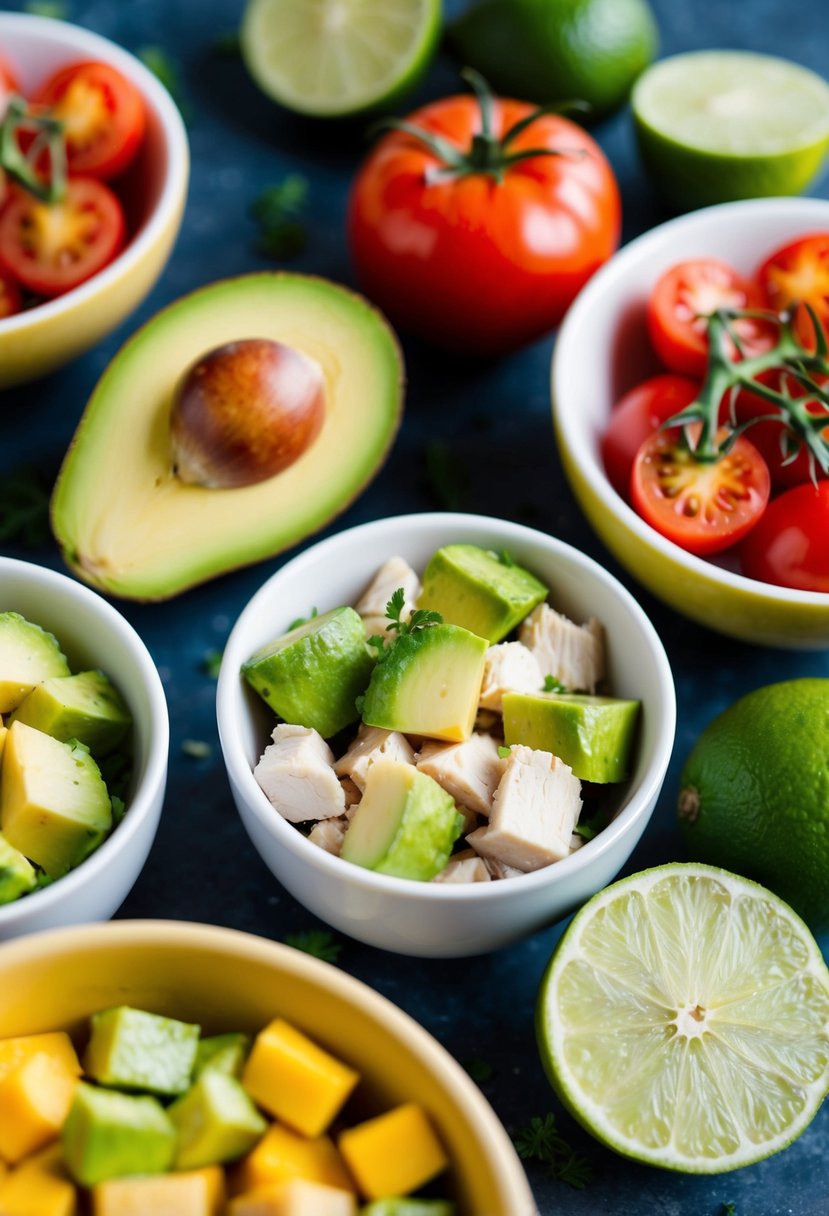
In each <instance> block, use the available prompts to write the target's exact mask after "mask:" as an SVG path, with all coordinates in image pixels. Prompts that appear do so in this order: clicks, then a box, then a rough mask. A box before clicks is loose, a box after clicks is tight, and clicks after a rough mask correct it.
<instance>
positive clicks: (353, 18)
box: [242, 0, 441, 117]
mask: <svg viewBox="0 0 829 1216" xmlns="http://www.w3.org/2000/svg"><path fill="white" fill-rule="evenodd" d="M440 11H441V10H440V0H249V3H248V6H247V9H246V10H245V16H244V20H243V22H242V55H243V57H244V60H245V63H246V65H247V68H248V70H249V72H250V73H251V75H252V76H253V78H254V79H255V80H256V82H257V84H258V85H259V87H260V88H261V89H262V90H263V92H265V93H267V94H268V96H269V97H272V98H273V99H274V100H275V101H278V102H280V103H281V104H282V105H284V106H287V107H288V108H289V109H292V110H298V111H299V112H300V113H302V114H311V115H315V116H317V117H341V116H345V115H347V114H356V113H359V112H360V111H362V110H366V109H371V108H373V107H374V106H377V105H381V104H384V103H386V102H388V101H391V100H393V99H394V98H395V97H396V96H397V95H398V94H399V93H402V92H404V91H405V90H406V89H407V88H409V87H410V86H412V85H413V84H414V83H415V82H416V80H417V78H418V77H419V75H420V74H421V72H422V71H424V70H425V68H426V67H427V66H428V63H429V60H430V58H431V55H432V52H433V50H434V48H435V45H436V43H437V38H438V34H439V32H440Z"/></svg>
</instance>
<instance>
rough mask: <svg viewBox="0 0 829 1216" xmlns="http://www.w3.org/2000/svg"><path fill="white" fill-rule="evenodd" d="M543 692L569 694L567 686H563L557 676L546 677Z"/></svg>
mask: <svg viewBox="0 0 829 1216" xmlns="http://www.w3.org/2000/svg"><path fill="white" fill-rule="evenodd" d="M541 691H542V692H567V685H566V684H562V682H561V680H557V679H556V677H555V676H545V677H544V684H543V686H542V689H541Z"/></svg>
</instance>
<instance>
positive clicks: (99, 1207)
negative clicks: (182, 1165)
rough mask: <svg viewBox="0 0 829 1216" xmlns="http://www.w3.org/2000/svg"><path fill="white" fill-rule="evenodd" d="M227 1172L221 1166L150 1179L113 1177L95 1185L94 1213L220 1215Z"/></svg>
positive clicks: (99, 1215) (122, 1215)
mask: <svg viewBox="0 0 829 1216" xmlns="http://www.w3.org/2000/svg"><path fill="white" fill-rule="evenodd" d="M224 1205H225V1179H224V1171H223V1170H222V1168H221V1167H220V1166H218V1165H209V1166H206V1167H205V1168H204V1169H202V1170H190V1171H189V1172H187V1173H182V1174H163V1175H161V1176H158V1177H150V1178H112V1179H110V1180H109V1181H108V1182H99V1183H98V1185H97V1186H95V1187H93V1188H92V1211H93V1213H94V1216H220V1213H222V1212H223V1211H224Z"/></svg>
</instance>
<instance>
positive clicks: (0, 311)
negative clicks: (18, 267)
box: [0, 267, 23, 321]
mask: <svg viewBox="0 0 829 1216" xmlns="http://www.w3.org/2000/svg"><path fill="white" fill-rule="evenodd" d="M22 307H23V301H22V299H21V296H20V288H19V287H18V286H17V283H16V282H15V280H14V279H13V278H12V276H11V275H10V274H7V273H6V271H4V270H3V269H2V267H0V321H2V320H3V319H4V317H13V316H14V314H15V313H16V312H20V309H21V308H22Z"/></svg>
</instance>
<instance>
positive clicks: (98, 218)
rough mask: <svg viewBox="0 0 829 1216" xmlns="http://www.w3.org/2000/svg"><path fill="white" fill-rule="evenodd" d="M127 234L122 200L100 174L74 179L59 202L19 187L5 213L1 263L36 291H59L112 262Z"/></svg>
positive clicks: (47, 293)
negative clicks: (101, 179) (45, 199)
mask: <svg viewBox="0 0 829 1216" xmlns="http://www.w3.org/2000/svg"><path fill="white" fill-rule="evenodd" d="M125 236H126V223H125V220H124V212H123V209H122V207H121V204H120V203H119V201H118V199H117V198H116V197H115V195H114V194H113V193H112V191H111V190H110V189H109V187H107V186H105V185H104V184H103V182H99V181H96V180H95V179H94V178H91V177H77V178H71V179H70V180H69V183H68V187H67V192H66V196H65V198H64V199H63V200H62V201H61V202H59V203H41V202H39V201H38V199H36V198H34V197H33V196H32V195H31V194H27V193H26V192H25V191H24V190H19V189H15V190H14V191H13V193H12V198H11V200H10V202H9V203H8V204H7V205H6V207H5V208H4V210H3V212H2V213H0V265H2V266H3V267H5V269H6V270H7V271H8V272H10V273H11V274H12V275H13V276H14V277H15V278H16V279H17V281H18V282H19V283H22V284H23V286H24V287H27V288H28V289H29V291H33V292H34V293H35V294H36V295H39V296H47V297H51V296H59V295H63V293H64V292H67V291H71V290H72V288H73V287H77V286H78V285H79V284H80V283H83V282H85V281H86V280H87V279H89V278H91V277H92V275H94V274H97V273H98V271H99V270H102V269H103V268H104V266H107V265H108V264H109V263H110V262H111V261H112V259H113V258H114V257H115V256H116V254H118V253H119V252H120V250H121V248H122V247H123V244H124V239H125Z"/></svg>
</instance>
